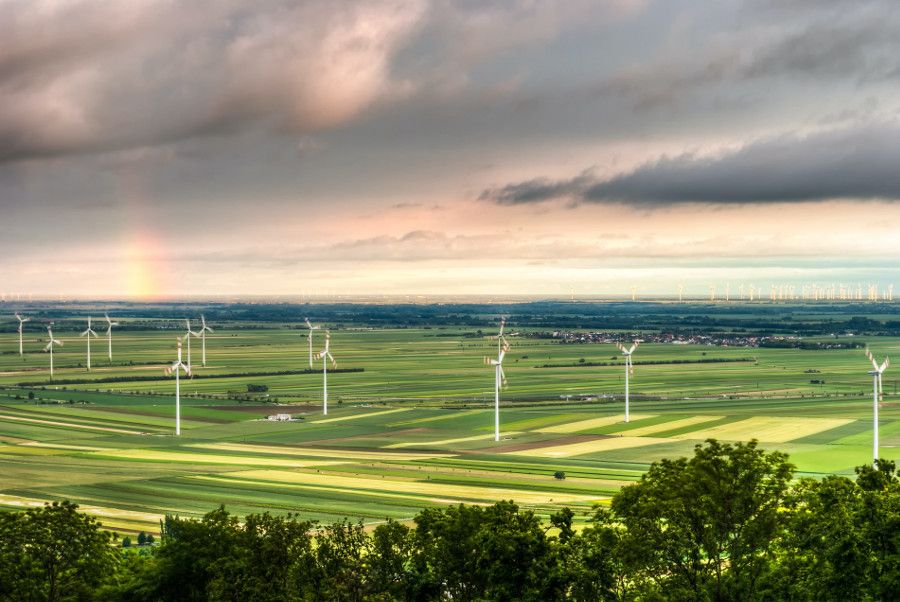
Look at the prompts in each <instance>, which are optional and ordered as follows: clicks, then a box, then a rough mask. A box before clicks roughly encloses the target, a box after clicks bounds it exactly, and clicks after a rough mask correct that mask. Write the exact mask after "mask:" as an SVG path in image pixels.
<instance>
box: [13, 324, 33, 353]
mask: <svg viewBox="0 0 900 602" xmlns="http://www.w3.org/2000/svg"><path fill="white" fill-rule="evenodd" d="M16 320H18V321H19V355H20V356H22V355H24V353H23V351H22V324H24V323H25V322H29V321H31V318H23V317H22V316H20V315H19V314H16Z"/></svg>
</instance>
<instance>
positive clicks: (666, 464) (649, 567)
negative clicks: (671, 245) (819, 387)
mask: <svg viewBox="0 0 900 602" xmlns="http://www.w3.org/2000/svg"><path fill="white" fill-rule="evenodd" d="M792 474H793V466H792V465H791V464H790V463H788V461H787V456H786V455H785V454H783V453H781V452H765V451H763V450H761V449H759V448H758V446H757V443H756V441H751V442H749V443H746V444H745V443H735V444H727V443H720V442H718V441H715V440H712V439H711V440H709V441H707V442H706V444H705V445H697V446H696V448H695V452H694V457H693V458H690V459H688V458H681V459H678V460H662V461H660V462H657V463H654V464H653V465H652V466H651V467H650V470H649V471H648V472H647V473H646V474H645V475H644V476H643V477H642V478H641V481H640V482H639V483H637V484H635V485H630V486H628V487H625V488H623V489H622V490H621V491H620V492H619V493H618V494H616V496H615V497H614V498H613V501H612V519H613V522H614V523H618V524H619V525H620V526H621V529H622V531H621V541H620V542H619V554H620V555H621V561H622V562H623V563H624V565H625V570H626V571H627V572H628V574H629V577H630V581H631V582H632V583H633V587H634V588H636V589H637V590H639V591H640V592H641V597H643V598H647V599H652V598H660V599H662V598H665V599H669V600H704V599H710V600H748V599H753V598H755V597H757V594H758V591H759V585H760V578H761V577H762V576H763V574H764V573H765V572H766V570H767V568H768V566H769V563H770V561H771V558H772V555H773V552H774V549H773V547H774V542H775V539H776V537H777V536H778V535H779V534H780V532H781V530H782V529H783V528H784V526H785V520H786V515H785V513H784V512H783V511H782V509H783V506H784V504H785V500H786V495H787V493H788V491H789V487H790V483H791V476H792Z"/></svg>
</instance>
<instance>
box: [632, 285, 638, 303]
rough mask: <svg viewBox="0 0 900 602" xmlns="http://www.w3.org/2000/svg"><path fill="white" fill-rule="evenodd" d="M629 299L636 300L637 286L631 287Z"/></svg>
mask: <svg viewBox="0 0 900 602" xmlns="http://www.w3.org/2000/svg"><path fill="white" fill-rule="evenodd" d="M631 300H632V301H637V287H636V286H632V287H631Z"/></svg>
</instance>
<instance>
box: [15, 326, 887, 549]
mask: <svg viewBox="0 0 900 602" xmlns="http://www.w3.org/2000/svg"><path fill="white" fill-rule="evenodd" d="M297 335H298V333H297V332H296V331H291V330H229V329H228V328H217V332H216V334H215V335H214V336H212V337H210V339H209V340H208V342H207V345H208V356H209V366H208V367H207V368H202V367H200V366H197V361H198V357H199V356H198V355H196V352H197V349H195V350H194V352H195V357H194V362H195V369H196V372H197V375H198V376H203V378H195V379H193V380H186V381H183V382H182V385H183V386H182V392H183V395H184V396H183V398H182V429H183V434H182V436H181V437H178V438H176V437H174V435H173V427H174V400H173V398H172V395H173V393H174V382H173V381H170V380H159V379H157V377H158V376H160V375H162V366H163V363H164V362H165V361H166V360H170V359H171V356H172V347H173V345H172V343H173V342H174V334H165V333H162V334H160V333H154V334H145V333H137V334H132V333H123V334H122V335H121V336H118V337H117V338H116V347H115V351H116V356H115V358H114V362H113V363H112V365H104V364H106V361H105V357H104V358H103V360H102V361H97V362H96V367H95V369H94V370H93V371H92V372H91V373H87V372H86V371H85V370H84V369H83V368H81V367H79V365H78V364H79V362H80V361H81V353H83V349H82V348H81V346H82V341H79V340H76V339H74V338H73V337H71V336H67V335H66V334H65V332H63V334H62V335H61V336H62V337H63V338H64V339H65V342H66V346H65V347H64V348H62V350H61V351H60V352H59V354H58V355H56V354H55V358H54V359H55V361H56V364H57V366H58V367H59V370H58V372H57V374H56V378H57V384H56V385H51V384H48V383H47V380H48V375H47V374H46V372H45V370H44V364H45V363H46V359H47V358H46V356H45V355H44V354H41V353H27V354H26V356H25V358H24V360H23V359H22V358H19V356H18V355H16V354H15V353H12V351H13V350H14V344H15V341H14V340H11V339H9V340H7V339H8V337H6V338H4V339H3V341H2V343H0V351H2V354H0V387H2V388H0V508H5V509H14V508H21V507H25V506H28V505H32V504H39V503H41V502H43V501H46V500H57V499H71V500H73V501H76V502H78V503H79V504H82V506H83V507H84V508H85V509H86V510H87V511H89V512H91V513H94V514H96V515H98V516H100V517H102V519H103V522H104V523H105V524H107V525H109V526H110V527H111V528H114V529H117V530H119V531H122V532H125V531H129V532H130V531H140V530H147V531H157V530H158V521H159V519H160V518H161V517H163V516H164V515H165V514H166V513H178V514H181V515H199V514H202V513H205V512H207V511H209V510H210V509H212V508H214V507H216V506H218V505H219V504H225V505H226V506H228V507H229V509H230V510H231V511H233V512H235V513H237V514H245V513H248V512H262V511H271V512H278V513H286V512H295V513H299V514H301V515H303V516H305V517H308V518H314V519H319V520H323V521H331V520H338V519H341V518H343V517H351V518H361V519H363V520H365V521H367V522H377V521H380V520H384V519H385V518H386V517H391V518H395V519H401V520H402V519H409V518H410V517H412V516H413V515H414V514H415V513H416V512H417V511H418V510H420V509H421V508H424V507H428V506H434V505H443V504H448V503H457V502H466V503H490V502H493V501H496V500H498V499H514V500H516V501H517V502H519V503H520V504H522V505H523V506H527V507H530V508H533V509H535V510H536V511H537V512H538V513H539V514H541V515H548V514H550V513H551V512H554V511H556V510H557V509H558V508H559V507H560V506H561V505H568V506H570V507H572V508H574V509H576V511H577V512H579V516H580V517H582V518H583V517H584V516H585V515H586V513H587V512H588V511H589V510H590V508H591V507H592V505H594V504H596V503H604V502H605V501H606V500H608V499H609V497H610V496H611V495H612V494H613V493H615V492H616V491H617V490H618V489H619V488H621V487H622V486H624V485H626V484H628V483H630V482H633V481H635V480H636V479H639V478H640V475H641V474H642V473H643V471H645V470H646V468H647V466H648V465H649V463H650V462H652V461H654V460H658V459H660V458H662V457H671V456H679V455H687V454H689V453H690V452H691V450H692V448H693V446H694V445H695V444H697V443H698V442H701V441H703V440H704V439H706V438H708V437H715V438H718V439H721V440H731V441H736V440H747V439H750V438H756V439H759V440H760V442H761V444H762V445H763V446H764V447H767V448H770V449H780V450H783V451H786V452H788V453H790V454H791V458H792V460H793V461H794V462H795V464H796V465H797V467H798V470H799V471H800V473H801V474H809V475H813V476H819V475H823V474H826V473H841V474H852V472H853V467H854V466H857V465H859V464H862V463H865V462H870V461H871V437H872V424H871V411H872V407H871V406H872V402H871V397H869V396H870V390H871V389H870V387H871V381H870V379H869V377H868V376H867V375H866V370H867V365H866V362H865V358H864V357H863V355H862V353H861V352H860V351H859V350H833V351H831V350H829V351H799V350H795V349H748V348H720V347H707V346H672V345H650V344H648V345H644V346H642V347H641V348H640V350H639V354H641V359H646V360H654V361H665V360H666V359H667V358H671V359H680V360H683V359H691V358H696V359H700V358H722V359H727V358H753V360H754V361H742V362H736V363H718V364H714V363H702V364H693V365H677V364H665V363H661V364H657V365H646V366H645V365H637V366H636V368H635V378H634V381H633V383H632V386H633V389H632V391H633V392H634V394H635V398H634V399H632V408H631V409H632V414H631V421H630V422H629V423H627V424H626V423H624V422H623V407H622V401H621V398H620V397H619V396H620V394H621V389H622V386H623V383H622V376H623V373H622V372H623V369H622V367H620V366H615V365H613V366H599V367H579V366H577V364H578V363H579V360H580V359H581V358H585V359H586V361H587V362H600V361H606V362H610V361H615V360H613V359H612V358H613V357H614V356H615V355H616V351H615V348H614V347H612V346H609V345H607V346H604V345H591V344H570V345H560V344H558V343H556V342H554V341H548V340H538V339H529V338H520V339H517V340H515V341H514V347H513V349H512V351H511V352H510V355H509V363H508V367H507V368H506V372H507V375H508V377H509V380H510V387H509V389H508V390H506V391H504V393H503V399H504V400H505V401H504V407H503V409H502V416H501V423H502V429H503V435H504V436H503V438H502V440H501V441H500V442H494V441H493V436H492V432H493V431H492V429H493V411H492V409H491V406H490V403H491V401H492V398H491V395H492V387H493V372H492V370H490V369H486V368H484V366H483V365H482V364H481V356H482V355H485V354H489V353H491V351H492V350H494V351H495V350H496V342H495V341H491V340H490V339H489V338H487V337H484V338H477V337H472V336H471V334H470V333H467V332H465V331H463V330H458V331H444V332H442V333H441V335H442V336H440V337H437V336H434V335H435V331H433V330H416V329H400V330H381V331H375V330H342V331H335V332H334V333H333V339H332V343H333V351H334V353H335V355H336V357H337V359H338V362H339V366H340V367H348V368H350V367H353V368H362V369H363V371H361V372H343V373H342V372H338V373H335V374H329V393H330V399H331V400H332V404H333V405H332V404H330V406H331V407H330V412H329V415H328V416H327V417H325V416H322V415H321V411H320V408H319V405H318V403H319V398H320V392H321V373H318V372H315V373H302V372H297V371H302V370H303V369H304V368H305V367H306V362H307V357H306V345H305V340H304V339H303V338H302V337H298V336H297ZM40 344H41V341H39V340H35V339H32V338H29V339H28V340H27V343H26V348H27V349H28V350H29V351H34V350H35V349H37V348H39V346H40ZM871 345H872V347H873V348H874V350H875V351H876V353H877V354H878V355H879V356H880V355H883V354H886V353H891V352H892V350H893V351H894V352H895V353H894V355H896V350H897V349H898V348H900V342H898V341H897V340H895V339H887V338H884V339H875V340H873V341H871ZM548 358H549V359H551V360H552V361H553V362H554V363H559V364H572V365H571V366H567V367H562V368H541V367H538V366H541V365H543V364H547V363H548V362H547V360H548ZM284 371H294V373H291V374H271V373H277V372H284ZM244 373H254V375H252V376H248V375H242V374H244ZM267 373H268V374H267ZM810 374H813V375H814V377H813V378H811V377H810ZM144 375H146V376H144ZM217 375H222V376H221V377H217ZM236 375H237V376H236ZM63 379H65V381H66V382H67V383H68V384H65V385H63V384H59V381H60V380H63ZM96 379H103V381H104V382H96ZM114 379H128V380H121V381H118V382H111V381H113V380H114ZM812 380H815V381H818V382H815V383H813V382H812ZM72 381H78V382H72ZM92 381H94V382H92ZM248 384H260V385H265V386H266V387H268V392H267V394H263V395H259V396H256V397H255V398H253V399H251V400H250V401H243V402H241V401H238V398H239V397H241V396H242V395H245V394H246V392H247V385H248ZM894 386H895V385H894V382H893V380H892V379H891V375H890V373H888V374H887V375H886V380H885V393H886V398H885V403H884V404H883V406H882V408H881V416H880V418H881V427H880V433H881V440H882V446H883V447H882V455H883V456H884V457H888V458H892V459H900V458H898V454H897V453H896V449H897V446H898V445H900V405H898V403H897V402H898V397H897V396H896V394H895V390H894ZM266 395H268V397H266ZM29 396H32V397H33V399H29ZM567 397H568V398H569V399H568V400H567V399H566V398H567ZM272 398H278V401H279V402H280V404H281V405H276V404H274V403H267V402H271V401H272ZM573 399H578V401H574V400H573ZM285 404H290V405H285ZM284 412H287V413H291V414H292V415H294V416H295V418H297V419H296V420H294V421H291V422H270V421H267V420H265V419H264V418H265V416H266V415H268V414H274V413H284ZM557 471H563V472H564V473H565V477H566V478H565V479H557V478H554V473H556V472H557Z"/></svg>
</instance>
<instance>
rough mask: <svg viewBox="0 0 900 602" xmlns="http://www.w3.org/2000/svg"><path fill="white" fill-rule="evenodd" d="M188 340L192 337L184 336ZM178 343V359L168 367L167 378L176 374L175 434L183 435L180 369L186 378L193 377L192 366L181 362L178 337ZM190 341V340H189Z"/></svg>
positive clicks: (178, 339)
mask: <svg viewBox="0 0 900 602" xmlns="http://www.w3.org/2000/svg"><path fill="white" fill-rule="evenodd" d="M184 336H185V337H186V338H187V337H190V335H184ZM175 340H176V341H178V359H177V360H175V361H174V362H173V363H172V365H171V366H166V376H171V375H172V372H174V373H175V434H176V435H180V434H181V373H180V372H179V369H181V370H184V374H185V376H190V375H191V366H190V364H185V363H184V362H182V361H181V338H180V337H176V338H175ZM188 340H190V339H188Z"/></svg>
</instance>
